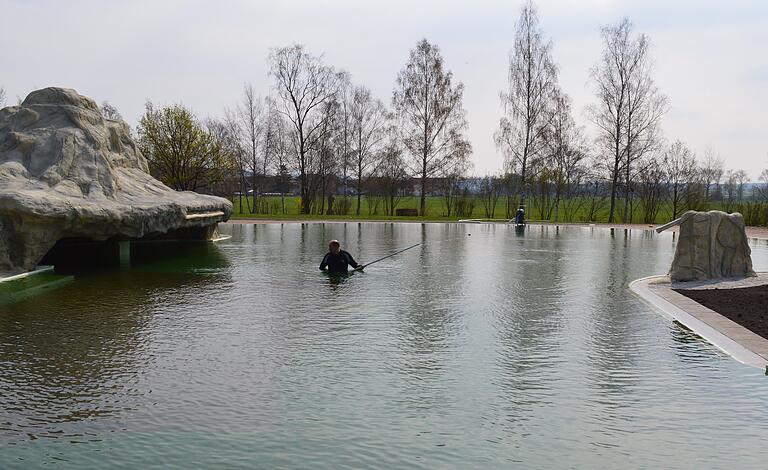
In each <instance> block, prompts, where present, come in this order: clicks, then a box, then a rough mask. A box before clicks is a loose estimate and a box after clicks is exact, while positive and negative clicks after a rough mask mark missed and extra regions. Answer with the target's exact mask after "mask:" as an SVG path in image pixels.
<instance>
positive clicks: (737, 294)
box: [674, 284, 768, 339]
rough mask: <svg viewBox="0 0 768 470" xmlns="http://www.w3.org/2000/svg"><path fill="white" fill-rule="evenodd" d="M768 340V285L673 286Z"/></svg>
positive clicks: (676, 290) (681, 292) (679, 291)
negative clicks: (698, 287) (715, 287)
mask: <svg viewBox="0 0 768 470" xmlns="http://www.w3.org/2000/svg"><path fill="white" fill-rule="evenodd" d="M674 290H675V292H678V293H680V294H682V295H684V296H686V297H688V298H689V299H691V300H694V301H696V302H698V303H700V304H701V305H703V306H705V307H707V308H709V309H711V310H714V311H715V312H717V313H719V314H720V315H723V316H724V317H726V318H728V319H730V320H732V321H734V322H736V323H738V324H739V325H741V326H743V327H744V328H747V329H748V330H750V331H752V332H753V333H756V334H758V335H760V336H762V337H763V338H766V339H768V284H764V285H761V286H754V287H742V288H738V289H674Z"/></svg>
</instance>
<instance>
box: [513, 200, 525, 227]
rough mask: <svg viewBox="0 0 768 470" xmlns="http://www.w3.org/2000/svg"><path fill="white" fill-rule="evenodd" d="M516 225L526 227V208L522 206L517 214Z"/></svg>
mask: <svg viewBox="0 0 768 470" xmlns="http://www.w3.org/2000/svg"><path fill="white" fill-rule="evenodd" d="M515 225H525V206H523V205H522V204H520V207H519V208H518V209H517V213H516V214H515Z"/></svg>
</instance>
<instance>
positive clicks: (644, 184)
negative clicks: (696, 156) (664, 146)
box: [637, 154, 667, 224]
mask: <svg viewBox="0 0 768 470" xmlns="http://www.w3.org/2000/svg"><path fill="white" fill-rule="evenodd" d="M641 166H642V171H640V172H638V184H637V194H638V198H639V200H640V207H641V210H642V217H643V218H642V221H643V223H646V224H653V223H655V222H656V217H657V216H658V215H659V212H660V210H661V207H662V204H663V203H664V197H665V194H666V192H665V188H666V184H667V172H666V171H665V169H664V165H663V160H662V159H661V158H659V157H658V156H657V155H655V154H652V155H650V156H648V157H646V158H645V161H644V162H643V163H642V165H641Z"/></svg>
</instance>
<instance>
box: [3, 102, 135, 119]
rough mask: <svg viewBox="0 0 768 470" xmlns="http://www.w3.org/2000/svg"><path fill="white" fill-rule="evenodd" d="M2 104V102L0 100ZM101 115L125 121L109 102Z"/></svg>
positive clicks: (102, 107)
mask: <svg viewBox="0 0 768 470" xmlns="http://www.w3.org/2000/svg"><path fill="white" fill-rule="evenodd" d="M0 104H2V100H0ZM101 115H102V116H104V117H105V118H107V119H110V120H112V121H122V120H123V116H122V115H121V114H120V112H119V111H118V110H117V108H115V107H114V106H112V104H111V103H110V102H109V101H104V102H102V103H101Z"/></svg>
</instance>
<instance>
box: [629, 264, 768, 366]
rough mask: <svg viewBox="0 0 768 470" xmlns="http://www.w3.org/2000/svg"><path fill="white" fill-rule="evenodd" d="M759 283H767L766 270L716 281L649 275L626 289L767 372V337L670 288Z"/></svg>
mask: <svg viewBox="0 0 768 470" xmlns="http://www.w3.org/2000/svg"><path fill="white" fill-rule="evenodd" d="M763 284H768V273H759V274H758V277H754V278H746V279H725V280H723V281H719V282H676V283H672V282H670V280H669V277H667V276H652V277H646V278H643V279H638V280H637V281H634V282H632V283H630V285H629V288H630V290H631V291H632V292H634V293H635V294H637V295H638V296H639V297H640V298H641V299H643V300H645V301H646V302H648V303H649V304H651V305H652V306H654V307H655V308H657V309H658V310H660V311H661V312H662V313H663V314H664V315H666V316H668V317H671V318H672V319H674V320H677V321H678V322H680V323H682V324H683V325H684V326H685V327H686V328H689V329H690V330H692V331H693V332H694V333H696V334H697V335H699V336H701V337H702V338H704V339H705V340H707V341H709V342H710V343H712V344H713V345H715V346H716V347H717V348H719V349H720V350H722V351H724V352H725V353H726V354H728V355H730V356H731V357H733V358H734V359H736V360H738V361H739V362H741V363H744V364H747V365H750V366H753V367H758V368H760V369H763V370H765V371H766V374H768V339H765V338H763V337H762V336H760V335H758V334H756V333H753V332H752V331H750V330H748V329H746V328H744V327H743V326H741V325H739V324H738V323H736V322H734V321H732V320H730V319H728V318H726V317H724V316H723V315H720V314H719V313H717V312H715V311H714V310H711V309H709V308H707V307H705V306H703V305H701V304H700V303H698V302H696V301H694V300H691V299H689V298H688V297H686V296H684V295H682V294H679V293H677V292H675V291H674V290H672V289H716V288H720V289H733V288H740V287H750V286H756V285H763Z"/></svg>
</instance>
